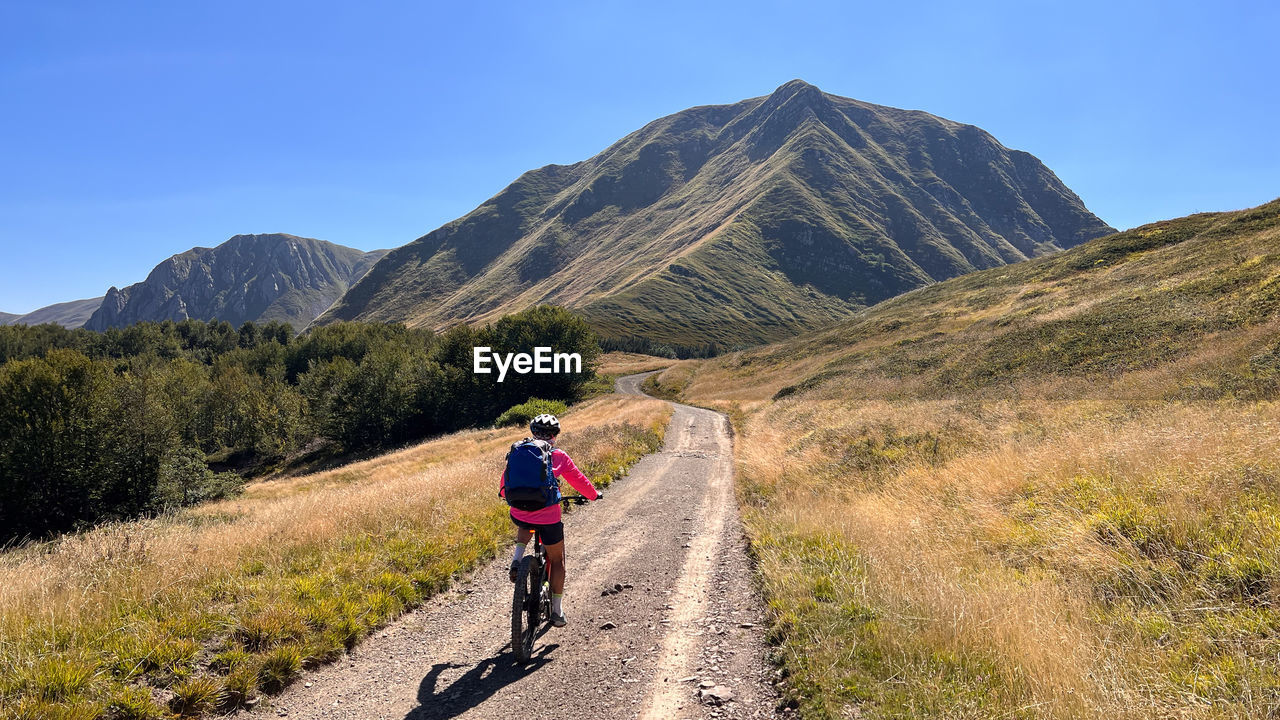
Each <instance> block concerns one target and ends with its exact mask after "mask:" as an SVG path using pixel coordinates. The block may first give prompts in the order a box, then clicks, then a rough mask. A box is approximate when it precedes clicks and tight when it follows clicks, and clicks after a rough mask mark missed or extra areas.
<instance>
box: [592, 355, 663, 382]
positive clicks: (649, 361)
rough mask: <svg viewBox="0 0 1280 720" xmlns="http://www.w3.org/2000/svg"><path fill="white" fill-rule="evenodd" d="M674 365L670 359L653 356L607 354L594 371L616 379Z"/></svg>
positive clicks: (601, 358)
mask: <svg viewBox="0 0 1280 720" xmlns="http://www.w3.org/2000/svg"><path fill="white" fill-rule="evenodd" d="M675 363H676V361H675V360H672V359H670V358H663V357H656V356H654V355H642V354H640V353H629V352H609V353H605V354H604V355H602V356H600V366H599V367H598V368H597V369H596V372H598V373H600V374H601V375H609V376H613V377H618V376H621V375H635V374H636V373H642V372H649V371H650V370H661V369H662V368H665V367H671V366H672V365H674V364H675Z"/></svg>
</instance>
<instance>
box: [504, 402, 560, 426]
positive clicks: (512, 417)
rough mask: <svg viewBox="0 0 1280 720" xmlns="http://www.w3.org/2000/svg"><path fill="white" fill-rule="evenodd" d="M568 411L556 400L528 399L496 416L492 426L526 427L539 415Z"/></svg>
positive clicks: (558, 413)
mask: <svg viewBox="0 0 1280 720" xmlns="http://www.w3.org/2000/svg"><path fill="white" fill-rule="evenodd" d="M568 409H569V408H568V407H567V406H566V405H565V404H564V403H562V402H559V401H557V400H542V399H539V398H529V399H528V401H526V402H522V403H520V404H519V405H513V406H511V407H510V408H508V409H507V411H506V412H504V413H502V414H501V415H499V416H498V419H497V420H495V421H494V422H493V424H494V425H495V426H497V427H506V426H508V425H528V424H529V421H530V420H532V419H534V418H535V417H537V416H539V415H543V414H550V415H561V414H563V413H564V412H565V411H567V410H568Z"/></svg>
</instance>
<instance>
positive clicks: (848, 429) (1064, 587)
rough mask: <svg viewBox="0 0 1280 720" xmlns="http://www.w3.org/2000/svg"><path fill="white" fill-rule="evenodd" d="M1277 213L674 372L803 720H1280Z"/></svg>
mask: <svg viewBox="0 0 1280 720" xmlns="http://www.w3.org/2000/svg"><path fill="white" fill-rule="evenodd" d="M1278 338H1280V201H1277V202H1273V203H1269V204H1267V205H1264V206H1261V207H1258V208H1254V209H1252V210H1246V211H1241V212H1233V213H1216V214H1204V215H1195V216H1191V217H1187V218H1182V219H1179V220H1172V221H1168V222H1161V223H1156V224H1153V225H1148V226H1144V227H1141V228H1137V229H1135V230H1133V231H1130V232H1125V233H1119V234H1116V235H1111V236H1108V237H1105V238H1102V239H1099V240H1095V241H1092V242H1090V243H1087V244H1085V245H1083V246H1081V247H1079V248H1076V249H1074V250H1071V251H1069V252H1066V253H1063V254H1060V255H1056V256H1053V257H1049V258H1044V259H1040V260H1033V261H1030V262H1026V263H1020V264H1017V265H1012V266H1009V267H1002V268H996V269H992V270H987V271H983V272H979V273H975V274H972V275H967V276H964V277H961V278H957V279H954V280H951V281H948V282H945V283H939V284H937V285H932V286H930V287H928V288H924V289H922V290H918V291H915V292H913V293H910V294H908V295H905V296H902V297H900V298H896V299H894V300H891V301H889V302H886V303H882V304H880V305H878V306H876V307H874V308H871V309H870V310H868V311H867V312H865V313H864V314H863V315H861V316H860V317H859V318H857V319H856V320H854V321H852V322H849V323H845V324H843V325H841V326H839V327H836V328H832V329H831V330H829V331H826V332H821V333H817V334H812V335H809V336H806V337H804V338H801V339H798V340H796V341H794V342H790V343H785V344H780V345H774V346H769V347H766V348H761V349H759V350H756V351H750V352H744V353H735V354H733V355H729V356H726V357H723V358H719V359H717V360H714V361H706V362H703V363H697V364H695V363H683V364H681V365H677V366H674V367H673V368H671V369H669V370H667V371H665V372H664V373H663V374H662V376H661V378H660V385H661V386H662V387H663V388H664V389H665V390H666V391H667V392H670V393H678V394H680V395H681V396H682V397H684V398H686V399H688V400H690V401H693V402H698V403H701V404H707V405H712V406H718V407H721V408H723V409H725V410H727V411H728V412H729V413H730V414H731V416H732V417H733V419H734V423H735V428H736V429H737V430H738V432H739V436H738V441H737V464H738V471H739V474H740V476H739V482H740V499H741V501H742V503H743V505H744V508H745V517H746V521H747V525H748V529H749V533H750V534H751V540H752V546H753V551H754V552H755V554H756V556H757V557H758V559H759V569H760V572H761V581H762V583H763V585H764V588H765V590H766V593H767V594H768V598H769V603H770V609H771V617H772V621H771V630H770V632H771V633H772V638H773V639H774V641H775V642H776V643H777V645H778V652H779V655H780V656H781V657H782V658H783V662H784V664H785V666H786V668H787V669H788V671H789V672H790V677H791V681H792V687H793V690H794V699H795V701H796V702H797V703H798V704H799V707H800V709H801V715H802V716H804V717H810V718H825V717H851V716H861V717H886V718H889V717H892V718H899V717H974V718H995V717H1032V718H1040V717H1044V718H1076V717H1100V716H1108V717H1117V718H1152V717H1180V718H1181V717H1241V718H1243V717H1274V716H1275V715H1276V714H1277V713H1280V692H1278V691H1277V688H1280V660H1278V658H1280V611H1278V610H1277V601H1280V455H1277V453H1276V447H1277V438H1280V405H1277V402H1276V401H1277V399H1278V398H1280V339H1278Z"/></svg>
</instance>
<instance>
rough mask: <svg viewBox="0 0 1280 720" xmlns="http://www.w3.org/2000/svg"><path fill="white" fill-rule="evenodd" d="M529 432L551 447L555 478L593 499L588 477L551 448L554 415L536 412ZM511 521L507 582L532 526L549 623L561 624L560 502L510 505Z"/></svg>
mask: <svg viewBox="0 0 1280 720" xmlns="http://www.w3.org/2000/svg"><path fill="white" fill-rule="evenodd" d="M529 432H530V433H532V434H533V437H534V438H536V439H538V440H542V441H544V442H546V443H548V444H550V445H552V446H553V449H552V451H551V471H552V473H553V474H554V475H555V476H556V477H557V478H562V479H564V480H565V481H567V482H568V483H569V484H570V485H571V486H573V489H574V490H577V491H578V492H579V493H581V494H582V496H583V497H585V498H586V499H588V500H596V499H598V498H599V497H600V492H599V491H598V490H596V486H595V485H592V484H591V480H589V479H588V478H587V476H586V475H583V474H582V471H581V470H579V469H578V466H577V465H574V464H573V459H572V458H570V457H569V454H568V453H566V452H565V451H563V450H561V449H560V448H557V447H554V445H555V442H556V436H558V435H559V434H560V421H559V420H558V419H556V416H555V415H539V416H537V417H535V418H534V419H533V421H532V422H530V423H529ZM506 481H507V473H506V471H505V470H504V471H503V473H502V481H501V484H500V485H499V489H498V493H499V494H503V491H504V489H505V487H506ZM511 522H513V523H515V525H516V546H515V555H514V557H513V558H512V559H511V582H515V581H516V568H517V567H518V566H519V564H520V558H522V557H524V551H525V547H526V546H527V545H528V544H529V541H530V540H532V539H533V531H534V530H535V529H536V530H537V531H538V533H539V534H540V535H541V536H542V546H543V548H544V549H546V551H547V565H548V570H549V574H550V576H551V624H552V625H554V626H556V627H564V626H565V624H566V623H567V622H568V620H567V619H566V618H565V615H564V575H565V572H564V522H563V521H562V520H561V519H560V503H555V504H554V505H551V506H549V507H544V508H542V509H541V510H517V509H516V508H511Z"/></svg>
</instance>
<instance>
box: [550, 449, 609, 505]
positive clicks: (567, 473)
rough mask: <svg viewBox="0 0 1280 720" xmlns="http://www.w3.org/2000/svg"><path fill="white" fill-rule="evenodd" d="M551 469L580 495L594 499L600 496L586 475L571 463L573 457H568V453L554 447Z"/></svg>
mask: <svg viewBox="0 0 1280 720" xmlns="http://www.w3.org/2000/svg"><path fill="white" fill-rule="evenodd" d="M551 471H552V472H554V473H555V474H556V476H557V477H561V478H564V481H565V482H567V483H569V485H570V486H572V487H573V489H574V490H577V491H578V492H580V493H582V496H583V497H585V498H586V499H588V500H595V499H596V498H597V497H600V493H599V492H597V491H596V486H595V485H592V484H591V481H590V480H589V479H587V476H586V475H583V474H582V471H581V470H579V469H578V466H577V465H574V464H573V458H571V457H569V453H567V452H565V451H563V450H561V449H560V448H556V449H555V450H553V451H552V452H551Z"/></svg>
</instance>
